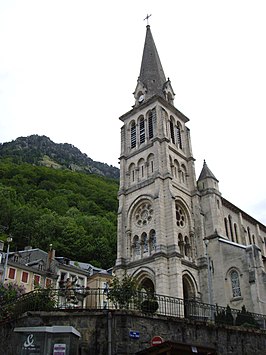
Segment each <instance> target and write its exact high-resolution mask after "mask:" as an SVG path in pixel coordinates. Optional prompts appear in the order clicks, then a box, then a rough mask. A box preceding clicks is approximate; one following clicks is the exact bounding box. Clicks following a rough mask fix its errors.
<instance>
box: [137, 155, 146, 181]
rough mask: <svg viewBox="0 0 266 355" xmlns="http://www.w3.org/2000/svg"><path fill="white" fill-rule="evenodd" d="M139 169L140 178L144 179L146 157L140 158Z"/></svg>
mask: <svg viewBox="0 0 266 355" xmlns="http://www.w3.org/2000/svg"><path fill="white" fill-rule="evenodd" d="M138 170H139V180H142V179H144V177H145V161H144V159H140V160H139V162H138Z"/></svg>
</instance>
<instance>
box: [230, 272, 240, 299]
mask: <svg viewBox="0 0 266 355" xmlns="http://www.w3.org/2000/svg"><path fill="white" fill-rule="evenodd" d="M230 279H231V285H232V293H233V297H240V296H241V290H240V281H239V275H238V272H237V271H236V270H233V271H231V272H230Z"/></svg>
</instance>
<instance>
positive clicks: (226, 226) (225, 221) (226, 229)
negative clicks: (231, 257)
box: [224, 218, 229, 238]
mask: <svg viewBox="0 0 266 355" xmlns="http://www.w3.org/2000/svg"><path fill="white" fill-rule="evenodd" d="M224 227H225V234H226V236H227V238H229V233H228V222H227V218H225V219H224Z"/></svg>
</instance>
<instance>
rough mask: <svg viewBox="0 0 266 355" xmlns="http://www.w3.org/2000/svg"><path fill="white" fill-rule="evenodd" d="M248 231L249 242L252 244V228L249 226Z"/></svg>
mask: <svg viewBox="0 0 266 355" xmlns="http://www.w3.org/2000/svg"><path fill="white" fill-rule="evenodd" d="M247 231H248V242H249V244H252V240H251V234H250V228H249V227H247Z"/></svg>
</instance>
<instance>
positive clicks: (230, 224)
mask: <svg viewBox="0 0 266 355" xmlns="http://www.w3.org/2000/svg"><path fill="white" fill-rule="evenodd" d="M228 220H229V228H230V236H231V240H232V242H234V233H233V226H232V217H231V216H230V215H229V216H228Z"/></svg>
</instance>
